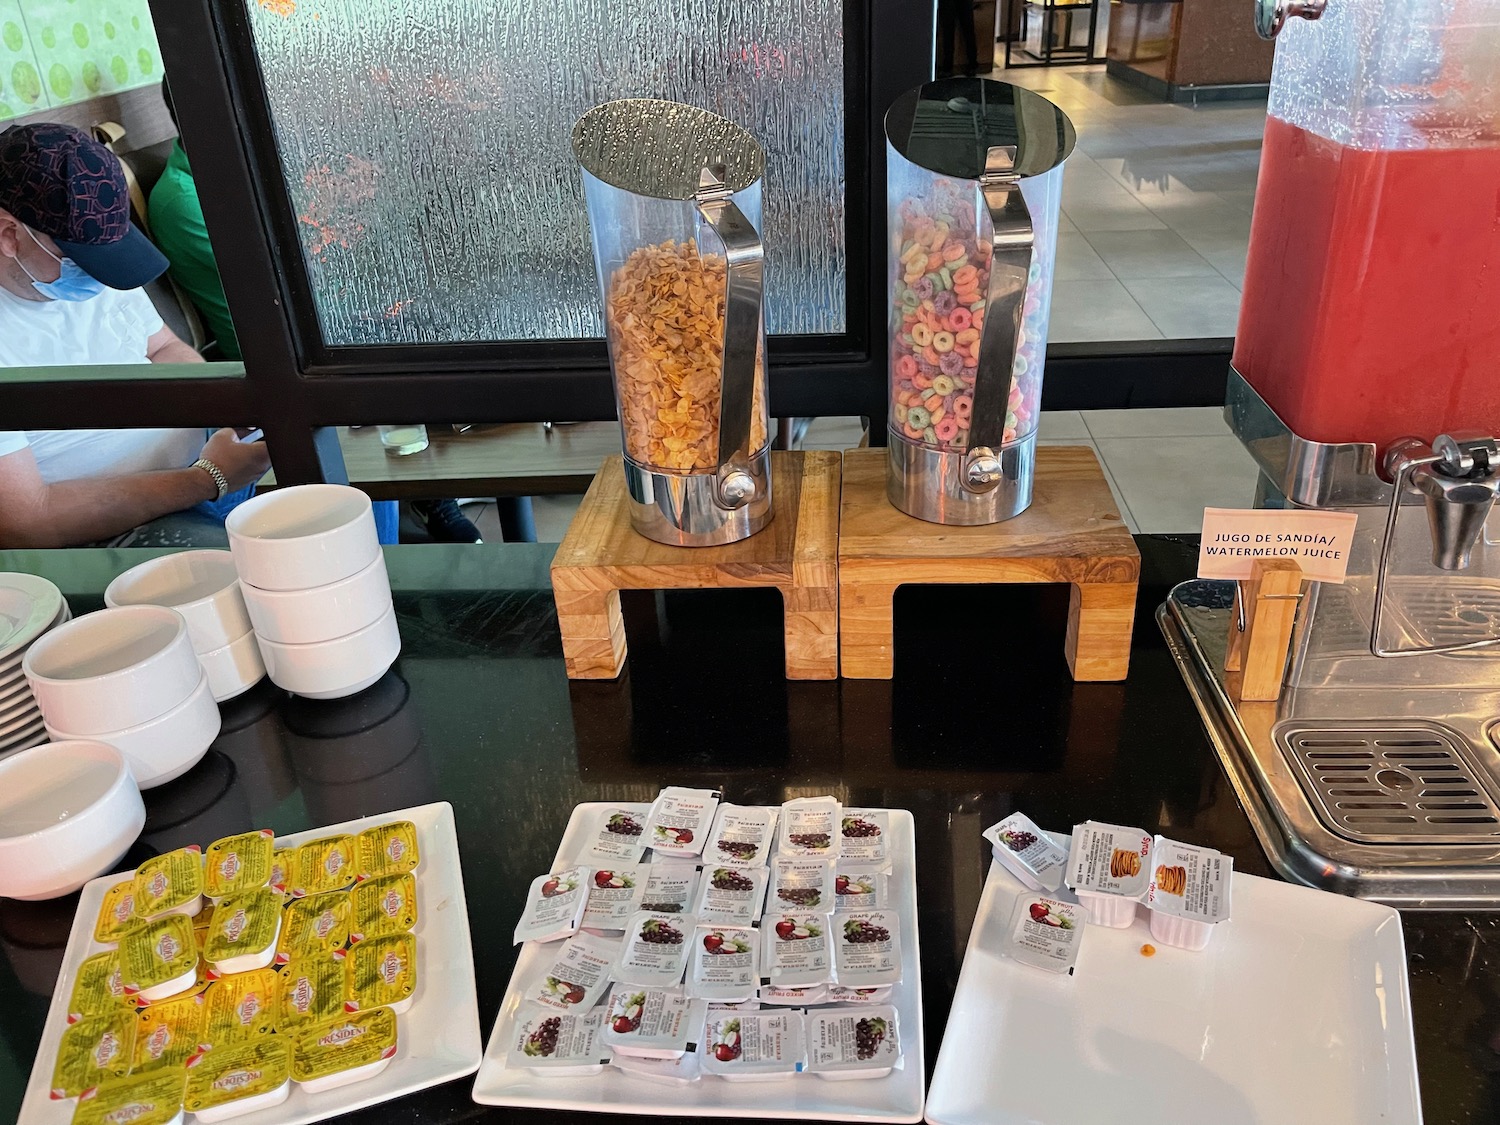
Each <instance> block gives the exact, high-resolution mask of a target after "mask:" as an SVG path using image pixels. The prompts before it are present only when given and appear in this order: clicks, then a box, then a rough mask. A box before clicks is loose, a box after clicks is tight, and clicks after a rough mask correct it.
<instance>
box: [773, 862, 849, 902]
mask: <svg viewBox="0 0 1500 1125" xmlns="http://www.w3.org/2000/svg"><path fill="white" fill-rule="evenodd" d="M771 879H772V882H771V893H770V896H769V905H768V907H767V909H768V910H801V911H810V910H812V911H818V912H819V913H822V914H827V913H829V912H830V911H831V910H833V908H834V905H835V900H836V898H837V895H836V894H835V891H834V887H835V879H836V873H835V871H834V861H833V860H831V859H821V858H817V857H811V858H808V857H790V858H789V857H785V856H783V857H779V858H778V859H777V860H776V862H775V863H774V864H773V865H772V871H771Z"/></svg>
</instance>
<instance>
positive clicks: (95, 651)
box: [21, 605, 219, 789]
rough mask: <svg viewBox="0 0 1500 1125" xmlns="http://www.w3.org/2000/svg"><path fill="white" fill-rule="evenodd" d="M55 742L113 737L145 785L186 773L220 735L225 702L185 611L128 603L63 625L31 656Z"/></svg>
mask: <svg viewBox="0 0 1500 1125" xmlns="http://www.w3.org/2000/svg"><path fill="white" fill-rule="evenodd" d="M21 668H22V670H23V671H24V672H25V674H26V681H27V682H28V683H29V684H30V685H31V692H32V694H33V695H35V696H36V701H37V703H38V704H39V705H40V706H41V709H42V717H43V718H44V719H45V720H46V729H47V733H48V734H49V735H50V736H51V737H52V741H53V742H62V741H67V740H79V739H83V740H93V741H96V742H107V743H109V744H110V745H111V746H113V747H115V748H116V749H117V750H119V751H120V753H121V754H123V755H124V756H125V761H126V762H128V763H129V765H130V772H131V773H132V774H133V775H134V777H135V783H136V784H137V785H138V786H139V787H140V788H142V789H150V788H151V787H152V786H154V785H161V784H163V783H165V782H168V781H171V780H172V779H173V778H174V777H178V776H180V775H182V774H184V773H186V772H187V771H188V770H189V769H191V768H192V767H193V766H194V765H196V764H197V762H198V760H199V759H201V758H202V757H203V755H204V754H205V753H207V751H208V747H209V744H210V743H212V742H213V740H214V739H215V738H216V737H217V736H218V733H219V708H218V706H217V705H216V704H215V703H214V697H213V692H212V690H211V689H210V688H209V686H208V673H207V672H205V671H204V670H203V667H202V666H201V665H200V664H199V663H198V657H197V654H195V653H194V652H193V644H192V640H191V638H190V637H189V635H188V627H187V621H186V620H184V619H183V616H182V614H180V613H178V612H177V611H176V610H175V609H167V608H166V607H164V606H156V605H130V606H120V607H119V608H117V609H101V610H99V611H98V612H97V613H86V614H84V615H83V616H82V617H80V618H77V619H76V620H73V621H69V622H67V623H66V624H64V625H59V626H58V627H57V628H56V629H53V630H52V631H51V632H49V633H48V634H47V635H46V636H44V637H42V638H41V639H40V640H38V641H37V642H36V643H35V644H33V645H32V646H31V648H30V649H28V650H27V652H26V656H25V658H24V659H23V660H22V661H21Z"/></svg>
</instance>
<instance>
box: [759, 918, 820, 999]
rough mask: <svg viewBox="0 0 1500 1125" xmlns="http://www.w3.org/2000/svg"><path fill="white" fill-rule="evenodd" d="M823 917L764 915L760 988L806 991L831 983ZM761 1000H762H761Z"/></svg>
mask: <svg viewBox="0 0 1500 1125" xmlns="http://www.w3.org/2000/svg"><path fill="white" fill-rule="evenodd" d="M828 923H829V918H828V915H826V914H781V915H774V914H767V915H766V917H765V922H764V924H763V925H762V926H761V933H762V934H763V935H764V937H763V938H762V940H763V941H764V943H765V946H764V952H763V956H762V958H761V971H760V972H761V977H760V979H761V984H762V985H767V984H769V985H773V986H774V987H776V988H810V987H813V986H814V985H820V984H828V983H829V982H830V981H832V980H833V979H834V975H833V970H834V954H833V948H832V943H831V942H830V940H829V936H828ZM762 999H764V997H762Z"/></svg>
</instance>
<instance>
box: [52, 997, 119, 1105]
mask: <svg viewBox="0 0 1500 1125" xmlns="http://www.w3.org/2000/svg"><path fill="white" fill-rule="evenodd" d="M134 1049H135V1013H134V1012H132V1011H130V1010H129V1009H126V1008H121V1009H120V1010H119V1011H118V1012H115V1013H114V1014H113V1015H108V1016H95V1017H93V1018H92V1019H85V1020H79V1021H78V1022H77V1023H75V1024H73V1025H72V1026H71V1027H69V1028H67V1029H66V1030H65V1031H64V1032H63V1034H62V1042H61V1043H59V1044H58V1047H57V1062H56V1063H55V1065H54V1066H53V1069H52V1097H53V1098H55V1099H62V1098H76V1097H77V1096H78V1095H79V1094H81V1093H83V1091H85V1090H87V1089H88V1088H89V1087H90V1086H97V1085H98V1084H99V1083H100V1082H103V1081H105V1080H106V1079H109V1078H122V1077H124V1075H125V1074H126V1072H127V1071H129V1070H130V1059H131V1053H132V1051H133V1050H134Z"/></svg>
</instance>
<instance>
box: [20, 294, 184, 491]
mask: <svg viewBox="0 0 1500 1125" xmlns="http://www.w3.org/2000/svg"><path fill="white" fill-rule="evenodd" d="M161 328H162V319H161V317H160V315H158V314H157V311H156V309H155V307H154V306H153V305H152V304H151V298H150V297H148V296H146V293H145V290H143V289H130V290H118V289H106V290H105V291H104V292H103V293H101V294H99V296H97V297H94V298H92V299H90V300H87V301H24V300H22V299H21V298H20V297H17V296H15V294H13V293H10V292H7V291H6V290H5V289H0V367H72V366H82V365H89V364H125V363H149V362H150V361H149V360H148V359H147V358H146V342H147V341H148V340H149V339H150V338H151V337H152V336H154V335H156V333H158V332H160V331H161ZM0 397H3V396H0ZM0 421H3V407H0ZM206 432H207V431H205V430H0V457H3V456H5V455H6V454H9V453H15V452H16V451H17V450H20V449H25V448H26V447H27V446H28V445H29V446H30V447H31V450H32V453H33V454H34V455H35V457H36V462H37V467H38V468H39V469H40V470H41V474H42V479H43V480H45V481H47V482H49V483H51V482H53V481H59V480H76V479H78V478H80V477H95V476H116V475H120V474H123V473H136V472H146V471H149V470H152V469H180V468H182V467H183V466H185V465H191V464H192V463H193V461H194V460H195V459H196V458H197V457H198V454H199V452H200V451H201V450H202V449H203V443H204V441H205V440H206V436H205V435H206Z"/></svg>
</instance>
